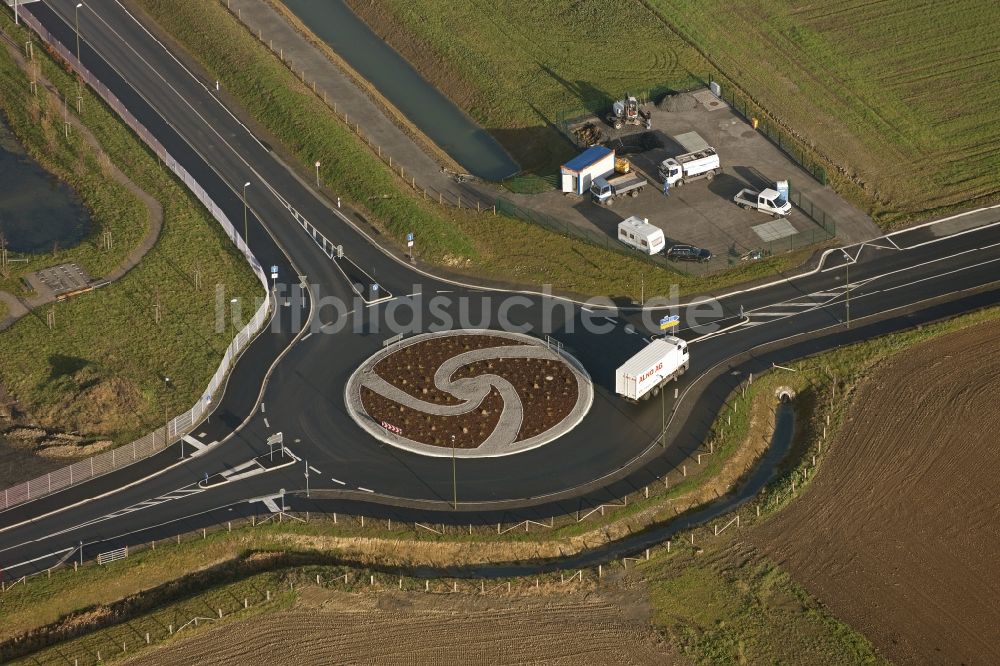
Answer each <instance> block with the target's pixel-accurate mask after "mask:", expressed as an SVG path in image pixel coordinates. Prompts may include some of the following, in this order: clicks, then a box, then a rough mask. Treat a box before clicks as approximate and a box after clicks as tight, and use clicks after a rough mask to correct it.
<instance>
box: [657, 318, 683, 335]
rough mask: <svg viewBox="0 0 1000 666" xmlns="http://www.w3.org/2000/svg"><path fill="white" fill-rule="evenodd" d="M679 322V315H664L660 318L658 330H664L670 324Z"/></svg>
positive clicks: (673, 324) (675, 324)
mask: <svg viewBox="0 0 1000 666" xmlns="http://www.w3.org/2000/svg"><path fill="white" fill-rule="evenodd" d="M680 323H681V318H680V316H679V315H670V316H668V317H664V318H663V319H661V320H660V330H661V331H664V330H666V329H668V328H670V327H672V326H678V325H680Z"/></svg>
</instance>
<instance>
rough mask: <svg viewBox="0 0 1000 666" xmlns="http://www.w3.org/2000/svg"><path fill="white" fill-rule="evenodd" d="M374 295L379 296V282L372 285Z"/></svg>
mask: <svg viewBox="0 0 1000 666" xmlns="http://www.w3.org/2000/svg"><path fill="white" fill-rule="evenodd" d="M372 293H373V294H377V293H378V282H373V283H372Z"/></svg>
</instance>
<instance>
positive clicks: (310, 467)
mask: <svg viewBox="0 0 1000 666" xmlns="http://www.w3.org/2000/svg"><path fill="white" fill-rule="evenodd" d="M309 469H311V470H312V471H314V472H316V473H317V474H322V473H323V472H321V471H319V470H318V469H316V468H315V467H313V466H312V465H309Z"/></svg>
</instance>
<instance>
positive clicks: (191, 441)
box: [181, 435, 205, 451]
mask: <svg viewBox="0 0 1000 666" xmlns="http://www.w3.org/2000/svg"><path fill="white" fill-rule="evenodd" d="M181 439H183V440H184V441H185V442H187V443H188V444H190V445H191V446H193V447H194V448H196V449H198V450H199V451H201V450H202V449H204V448H205V444H204V442H202V441H201V440H197V439H195V438H194V437H192V436H191V435H184V436H183V437H181Z"/></svg>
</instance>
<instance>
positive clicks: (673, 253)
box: [664, 245, 712, 261]
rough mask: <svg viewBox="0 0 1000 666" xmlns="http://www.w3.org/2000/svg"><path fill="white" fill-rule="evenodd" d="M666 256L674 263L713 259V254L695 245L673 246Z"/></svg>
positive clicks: (666, 251)
mask: <svg viewBox="0 0 1000 666" xmlns="http://www.w3.org/2000/svg"><path fill="white" fill-rule="evenodd" d="M664 254H665V255H667V259H673V260H674V261H708V260H709V259H711V258H712V253H711V252H709V251H708V250H706V249H703V248H700V247H695V246H694V245H671V246H670V247H668V248H667V249H666V250H665V251H664Z"/></svg>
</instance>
